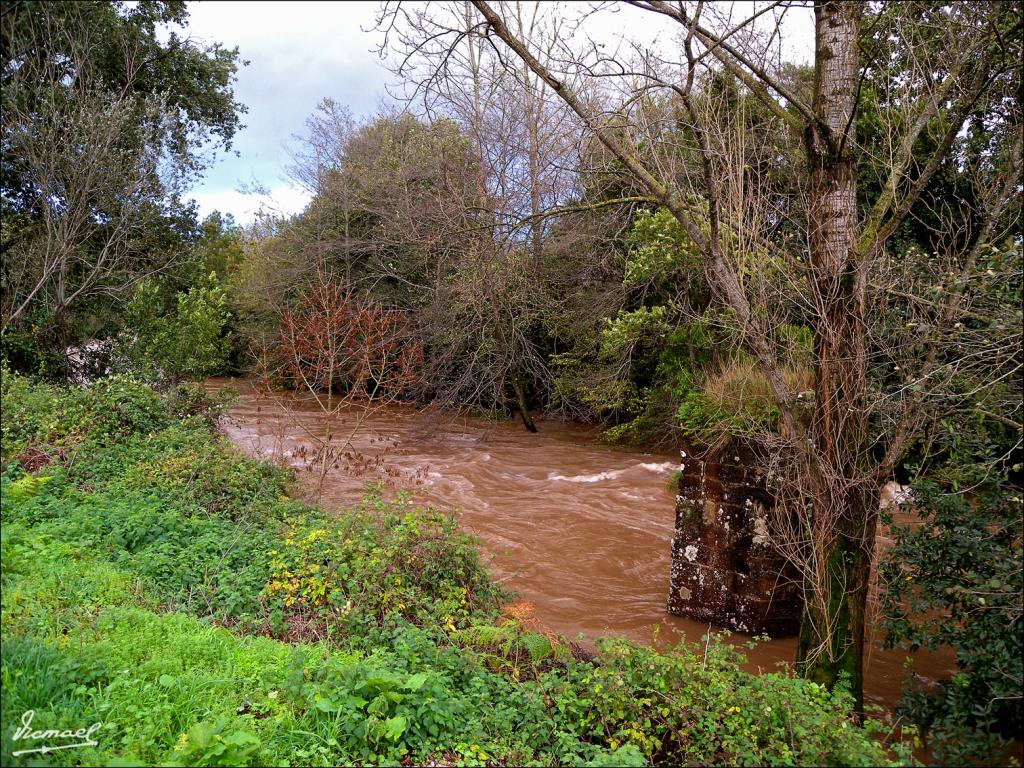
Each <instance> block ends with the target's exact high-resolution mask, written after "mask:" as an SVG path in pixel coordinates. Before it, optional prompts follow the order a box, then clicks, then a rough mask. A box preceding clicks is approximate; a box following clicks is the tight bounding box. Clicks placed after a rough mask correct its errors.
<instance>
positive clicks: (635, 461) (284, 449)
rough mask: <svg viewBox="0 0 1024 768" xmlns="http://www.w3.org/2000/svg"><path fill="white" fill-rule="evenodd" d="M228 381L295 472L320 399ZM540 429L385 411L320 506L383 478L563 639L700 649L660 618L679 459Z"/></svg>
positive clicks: (248, 437)
mask: <svg viewBox="0 0 1024 768" xmlns="http://www.w3.org/2000/svg"><path fill="white" fill-rule="evenodd" d="M224 384H231V385H233V386H235V387H236V388H237V389H238V391H239V395H240V397H239V401H238V403H237V405H236V406H235V407H234V408H233V409H232V410H231V413H230V415H231V417H232V418H231V419H230V420H229V421H228V422H227V423H226V424H225V431H226V432H227V434H228V435H229V436H230V438H231V439H232V440H234V441H235V442H236V443H237V444H238V445H240V446H241V447H242V448H243V449H244V450H246V451H247V452H249V453H252V454H254V455H263V456H267V457H277V458H279V459H283V460H285V461H286V462H288V463H290V464H291V465H292V466H294V467H295V468H296V469H299V470H300V471H301V470H302V469H303V467H304V465H305V463H306V461H305V458H304V457H306V456H308V455H309V453H310V451H311V447H312V445H313V442H312V440H311V439H310V434H322V433H323V427H324V423H323V419H324V416H323V414H322V413H321V412H320V410H319V409H318V408H317V406H316V404H315V403H313V402H311V401H303V400H299V399H294V398H287V399H282V398H280V397H277V398H267V397H263V396H261V395H260V394H258V393H257V392H255V391H254V390H253V388H252V386H251V385H250V384H249V383H248V382H245V381H229V380H226V379H225V380H216V379H214V380H211V381H210V382H209V383H208V386H210V387H211V388H216V387H218V386H221V385H224ZM356 417H357V414H356V413H355V412H348V413H342V414H341V415H340V416H339V417H338V418H337V424H334V425H332V426H333V427H334V429H335V431H336V433H337V434H343V435H347V434H348V430H349V429H351V427H352V425H353V424H354V423H355V421H356ZM538 426H539V427H540V432H539V433H538V434H530V433H528V432H527V431H526V430H525V429H523V427H522V425H521V424H520V423H519V422H518V420H516V421H507V422H499V423H495V422H489V421H485V420H482V419H477V418H469V417H462V416H453V415H452V414H449V413H443V412H440V413H439V412H430V413H423V412H420V411H417V410H416V409H415V408H412V407H408V406H387V407H384V408H382V409H380V410H377V411H375V412H374V413H372V414H370V415H369V416H367V417H366V420H365V422H364V423H363V424H362V427H361V428H360V429H359V431H358V432H357V433H356V435H355V437H354V439H353V441H352V448H353V450H352V451H350V452H349V454H348V455H347V456H346V457H344V458H342V459H341V460H340V461H339V466H338V468H337V469H332V470H331V471H330V472H329V474H328V475H327V478H326V482H325V485H324V489H323V496H322V498H321V501H322V503H323V504H324V506H326V507H327V508H333V509H338V510H341V509H344V507H346V506H347V505H349V504H351V503H352V502H353V501H355V500H356V499H357V498H358V496H359V494H360V493H361V491H362V488H363V486H364V484H365V483H366V482H367V481H371V480H383V481H385V482H386V483H388V485H390V486H391V487H394V488H405V489H409V490H411V491H412V492H413V493H414V494H415V496H416V497H417V498H419V499H422V500H423V501H425V502H429V503H432V504H435V505H437V506H439V507H442V508H445V509H449V510H453V511H456V512H457V513H458V515H459V519H460V521H461V524H462V527H463V528H464V529H466V530H468V531H470V532H472V533H473V534H475V535H476V536H477V537H479V538H480V540H481V541H482V542H483V545H484V549H485V550H486V552H487V553H488V554H489V555H490V558H491V572H492V574H493V576H494V578H496V579H499V580H501V581H502V582H504V584H505V585H506V586H508V587H511V588H512V589H514V590H516V591H517V592H518V593H519V594H520V596H521V597H522V599H524V600H527V601H529V602H531V603H533V604H534V606H535V609H536V616H537V618H538V619H540V621H541V622H543V623H544V624H546V625H547V626H548V627H550V628H551V629H552V630H554V631H556V632H558V633H561V634H563V635H566V636H568V637H570V638H575V637H576V635H577V634H579V633H582V634H583V635H584V636H586V637H587V638H588V639H592V638H594V637H596V636H598V635H624V636H626V637H628V638H630V639H632V640H636V641H639V642H645V643H650V642H657V644H658V645H659V646H664V645H666V644H669V643H672V642H675V641H676V640H677V639H678V638H679V636H680V635H685V636H686V637H687V638H688V639H689V640H692V641H696V640H699V638H700V637H701V635H703V634H705V633H706V632H707V629H708V627H707V626H706V625H702V624H698V623H696V622H693V621H688V620H686V619H683V618H680V617H677V616H671V615H669V614H668V613H667V612H666V610H665V604H666V600H667V590H668V572H669V542H670V540H671V538H672V529H673V522H674V517H673V497H674V493H675V491H674V489H670V488H669V487H668V483H669V479H670V477H671V472H672V470H673V469H674V468H675V467H676V464H677V462H676V459H675V457H674V456H673V455H671V454H647V453H643V452H641V451H639V450H630V449H624V448H618V447H615V448H613V447H610V446H607V445H603V444H602V443H601V442H600V441H599V440H598V436H597V432H596V430H594V429H593V428H590V427H587V426H582V425H578V424H566V423H562V422H556V421H543V420H541V421H539V422H538ZM655 627H658V631H657V633H656V639H655V637H654V635H655V633H654V631H653V630H654V628H655ZM746 640H747V638H746V637H743V636H738V635H737V636H734V637H733V638H732V641H733V642H737V643H741V642H746ZM795 648H796V642H795V640H794V639H793V638H784V639H778V640H771V641H769V642H766V643H762V644H760V645H759V646H757V647H756V648H755V649H754V650H753V651H750V652H748V653H747V655H748V664H747V666H748V668H749V669H750V670H751V671H757V670H773V669H775V667H776V665H777V664H778V663H780V662H783V663H789V662H792V660H793V658H794V655H795ZM905 655H906V654H905V653H902V652H888V653H884V652H882V651H880V650H877V649H875V650H872V651H871V655H870V658H869V661H868V669H867V674H866V678H865V698H866V700H867V702H868V703H873V704H881V705H884V706H888V707H891V706H892V705H894V704H895V702H896V700H897V699H898V698H899V690H900V685H901V683H902V680H903V677H904V672H903V662H904V658H905ZM916 666H917V669H918V671H919V672H923V673H924V674H930V675H933V676H936V677H939V676H944V675H946V674H948V673H949V672H950V671H951V670H952V668H953V666H954V663H953V657H952V654H951V653H945V654H934V655H929V656H928V657H927V658H925V657H924V656H923V655H922V656H921V657H920V658H918V660H917V665H916Z"/></svg>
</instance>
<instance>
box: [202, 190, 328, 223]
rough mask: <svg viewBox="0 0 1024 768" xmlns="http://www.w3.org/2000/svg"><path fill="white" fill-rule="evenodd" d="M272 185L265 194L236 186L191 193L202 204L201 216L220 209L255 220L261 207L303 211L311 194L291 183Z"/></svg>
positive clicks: (241, 219) (288, 212) (241, 220)
mask: <svg viewBox="0 0 1024 768" xmlns="http://www.w3.org/2000/svg"><path fill="white" fill-rule="evenodd" d="M269 189H270V192H269V194H266V195H253V194H245V193H243V192H239V191H237V190H233V189H228V190H217V189H212V190H204V189H197V190H195V191H194V192H192V193H191V194H189V195H188V197H190V198H191V199H193V200H195V201H196V203H197V204H198V205H199V215H200V218H204V217H206V216H208V215H209V214H211V213H213V212H214V211H220V212H222V213H230V214H231V215H232V216H234V217H235V221H237V222H238V223H239V224H245V223H248V222H250V221H252V220H253V218H254V217H255V216H256V213H257V212H258V211H259V210H260V209H264V210H266V211H268V212H273V213H276V214H283V215H291V214H294V213H298V212H299V211H301V210H302V209H303V208H305V207H306V204H307V203H308V202H309V195H308V194H307V193H306V192H305V191H303V190H300V189H296V188H295V187H292V186H290V185H288V184H278V185H275V186H273V187H270V188H269Z"/></svg>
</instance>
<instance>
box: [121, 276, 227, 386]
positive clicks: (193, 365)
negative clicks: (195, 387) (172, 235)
mask: <svg viewBox="0 0 1024 768" xmlns="http://www.w3.org/2000/svg"><path fill="white" fill-rule="evenodd" d="M229 319H230V312H229V311H228V308H227V294H226V293H225V291H224V289H223V288H222V287H221V285H220V283H219V282H218V280H217V275H216V273H214V272H211V273H210V275H209V276H208V277H207V278H206V279H205V280H203V281H200V282H198V283H197V284H196V285H193V286H192V287H191V288H189V289H188V290H187V291H180V292H178V293H176V294H174V295H173V296H172V297H170V299H168V298H167V297H166V291H163V292H162V291H161V288H160V285H159V284H158V283H157V282H156V281H155V280H144V281H142V282H141V283H139V284H138V286H137V287H136V289H135V293H134V295H133V296H132V299H131V301H129V302H128V305H127V307H126V308H125V325H126V327H127V328H128V329H130V330H128V331H126V332H125V334H124V335H123V336H122V338H121V340H120V343H119V347H120V349H119V351H120V354H121V355H122V356H123V358H124V360H125V362H126V363H127V365H128V366H129V367H130V368H131V369H132V370H134V371H136V372H138V373H139V374H141V375H142V376H144V377H145V378H146V379H148V380H159V379H164V380H167V381H169V382H170V383H171V384H174V383H176V382H178V381H179V380H181V379H202V378H204V377H206V376H210V375H211V374H214V373H218V372H220V371H222V370H223V369H224V367H225V365H226V364H227V361H228V355H229V354H230V351H231V336H230V333H228V332H227V331H226V326H227V323H228V320H229Z"/></svg>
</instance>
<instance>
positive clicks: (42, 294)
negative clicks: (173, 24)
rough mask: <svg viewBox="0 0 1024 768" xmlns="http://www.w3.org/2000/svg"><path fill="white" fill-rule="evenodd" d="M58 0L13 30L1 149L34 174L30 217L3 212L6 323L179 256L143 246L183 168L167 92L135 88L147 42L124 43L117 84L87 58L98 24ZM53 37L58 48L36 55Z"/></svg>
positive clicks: (52, 309)
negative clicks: (172, 135)
mask: <svg viewBox="0 0 1024 768" xmlns="http://www.w3.org/2000/svg"><path fill="white" fill-rule="evenodd" d="M56 10H57V9H55V8H52V7H48V6H42V7H41V8H40V9H39V13H38V14H37V15H35V16H33V17H32V22H31V23H29V24H28V25H27V28H26V31H24V33H22V34H20V35H18V36H16V35H14V34H13V33H11V34H8V35H6V37H7V38H8V39H11V40H13V39H18V40H20V41H21V42H22V44H23V46H24V50H21V51H13V50H12V51H7V52H5V53H6V54H7V55H6V56H5V72H4V91H5V99H4V109H3V123H2V124H3V141H4V144H5V147H4V152H5V155H6V156H9V157H11V158H16V160H15V162H16V164H17V166H18V171H19V172H20V173H21V174H22V177H23V179H25V180H26V182H27V187H26V188H27V191H28V196H29V198H30V199H29V200H24V201H22V203H21V209H22V210H23V211H28V212H29V213H30V216H29V217H28V218H26V217H25V216H18V215H16V214H15V212H14V211H13V210H10V211H7V210H5V215H4V216H3V224H4V232H3V233H2V240H3V251H4V276H3V277H4V279H3V301H2V304H3V325H4V327H5V328H6V327H7V326H8V325H9V324H10V323H13V322H18V321H20V320H21V319H22V318H23V317H24V316H25V314H26V312H27V311H28V310H29V308H30V307H45V309H46V311H47V312H49V313H53V314H55V315H57V316H60V315H61V313H63V312H65V311H66V310H67V309H68V308H69V307H70V306H71V305H73V304H75V303H80V302H83V301H85V300H87V299H90V298H94V297H97V296H103V295H113V296H120V295H123V294H124V293H125V292H126V291H127V290H129V289H130V288H131V287H132V286H133V285H134V284H135V283H136V282H138V281H139V280H140V279H142V278H144V277H146V276H148V275H150V274H153V273H155V272H159V271H162V270H165V269H167V268H168V267H169V266H171V265H172V264H173V263H174V262H175V260H176V258H177V257H178V256H179V255H180V254H177V253H175V252H174V251H173V249H171V250H168V251H165V252H163V253H160V254H159V255H158V256H157V257H155V258H154V257H152V256H146V257H142V256H141V255H140V253H139V250H140V241H141V239H142V236H143V233H145V232H146V231H147V229H148V228H150V227H151V226H152V224H153V223H154V222H155V221H158V220H159V219H160V217H161V216H162V215H163V211H162V210H161V207H162V202H163V201H165V200H166V199H167V197H168V196H169V195H172V194H173V193H174V191H175V184H176V182H177V180H178V179H179V178H180V174H179V170H180V169H179V168H177V167H176V159H175V154H174V153H173V152H171V151H169V149H168V147H167V145H166V141H167V126H168V121H169V119H170V118H169V109H168V106H167V103H166V100H165V99H163V98H162V97H160V96H141V95H138V94H136V93H134V92H133V85H134V81H133V73H134V72H135V71H136V69H137V68H138V67H139V66H141V63H142V62H141V61H140V60H139V59H140V58H141V56H142V52H141V51H139V50H135V49H134V48H132V47H131V45H130V44H129V43H125V46H124V50H123V51H122V54H123V56H124V69H125V72H126V73H127V80H126V84H125V85H124V87H123V88H121V90H120V91H118V92H115V93H112V92H111V91H110V89H109V88H107V87H106V85H105V84H104V83H103V82H102V78H101V77H100V75H99V74H98V73H97V72H96V71H94V67H93V64H92V63H91V61H90V57H89V49H90V46H91V45H92V44H93V42H94V39H93V36H94V35H96V34H99V32H98V30H97V29H96V28H95V27H94V26H91V25H89V24H87V23H86V21H85V20H84V16H83V13H82V9H81V8H77V9H76V8H75V7H73V6H72V7H68V8H64V9H61V12H60V13H59V14H57V13H56ZM8 21H9V23H12V24H13V23H16V22H17V19H15V18H14V14H12V15H11V17H10V18H9V19H5V23H8ZM54 40H59V41H60V42H59V43H57V44H55V43H54ZM55 45H56V47H57V48H58V49H60V50H62V51H64V52H65V53H64V54H63V56H62V57H56V58H54V57H50V56H45V55H40V53H39V52H40V51H48V50H50V49H51V48H53V47H54V46H55Z"/></svg>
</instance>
